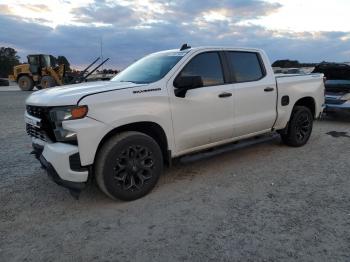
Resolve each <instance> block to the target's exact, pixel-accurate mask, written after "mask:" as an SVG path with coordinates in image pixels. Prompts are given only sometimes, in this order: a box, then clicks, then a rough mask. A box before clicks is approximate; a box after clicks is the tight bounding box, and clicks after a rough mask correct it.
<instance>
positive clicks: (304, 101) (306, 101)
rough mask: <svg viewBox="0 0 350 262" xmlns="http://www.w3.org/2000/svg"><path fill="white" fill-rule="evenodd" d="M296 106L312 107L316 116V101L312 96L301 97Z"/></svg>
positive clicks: (311, 109) (312, 111)
mask: <svg viewBox="0 0 350 262" xmlns="http://www.w3.org/2000/svg"><path fill="white" fill-rule="evenodd" d="M294 106H305V107H307V108H309V109H310V111H311V113H312V115H313V117H315V112H316V103H315V100H314V99H313V98H312V97H304V98H301V99H299V100H298V101H297V102H296V103H295V105H294Z"/></svg>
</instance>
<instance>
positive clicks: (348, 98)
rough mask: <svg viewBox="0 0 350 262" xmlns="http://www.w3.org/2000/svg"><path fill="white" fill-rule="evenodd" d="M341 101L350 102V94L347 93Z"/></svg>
mask: <svg viewBox="0 0 350 262" xmlns="http://www.w3.org/2000/svg"><path fill="white" fill-rule="evenodd" d="M341 100H350V93H347V94H345V95H343V96H342V97H341Z"/></svg>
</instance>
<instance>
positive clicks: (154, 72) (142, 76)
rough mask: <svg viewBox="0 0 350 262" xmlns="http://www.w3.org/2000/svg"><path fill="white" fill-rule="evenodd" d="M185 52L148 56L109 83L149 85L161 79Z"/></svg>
mask: <svg viewBox="0 0 350 262" xmlns="http://www.w3.org/2000/svg"><path fill="white" fill-rule="evenodd" d="M186 53H187V52H166V53H158V54H151V55H148V56H146V57H144V58H142V59H140V60H139V61H137V62H135V63H133V64H132V65H130V66H129V67H127V68H126V69H125V70H123V71H122V72H120V73H119V74H118V75H116V76H115V77H114V78H112V79H111V81H117V82H133V83H136V84H149V83H153V82H156V81H158V80H160V79H162V78H163V77H164V76H165V75H166V74H167V73H168V72H169V71H170V70H171V69H172V68H173V67H174V66H175V65H176V64H177V62H179V61H180V60H181V58H182V57H183V56H184V55H185V54H186Z"/></svg>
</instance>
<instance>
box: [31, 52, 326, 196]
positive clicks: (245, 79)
mask: <svg viewBox="0 0 350 262" xmlns="http://www.w3.org/2000/svg"><path fill="white" fill-rule="evenodd" d="M323 104H324V83H323V75H322V74H311V75H293V76H279V77H276V76H275V75H274V73H273V71H272V68H271V66H270V61H269V59H268V58H267V56H266V54H265V53H264V51H262V50H259V49H248V48H227V47H198V48H190V47H188V46H187V45H183V46H182V48H181V49H177V50H168V51H163V52H158V53H154V54H150V55H148V56H146V57H144V58H142V59H140V60H138V61H137V62H135V63H134V64H132V65H131V66H129V67H128V68H126V69H125V70H124V71H122V72H121V73H120V74H118V75H117V76H116V77H114V78H113V79H112V80H111V81H108V82H94V83H84V84H78V85H71V86H63V87H55V88H51V89H46V90H41V91H38V92H35V93H33V94H31V95H30V96H29V97H28V99H27V101H26V112H25V119H26V129H27V133H28V134H29V135H30V136H31V137H32V144H33V148H34V151H33V153H34V154H35V155H36V156H37V158H38V159H39V160H40V162H41V164H42V166H43V167H45V168H46V169H47V171H48V174H49V176H50V177H52V178H53V180H54V181H55V182H56V183H58V184H60V185H63V186H65V187H68V188H69V189H70V190H71V192H74V193H78V192H80V190H81V189H82V188H83V187H84V185H85V184H86V182H87V181H88V180H90V179H91V178H95V180H96V181H97V184H98V186H99V187H100V189H101V190H102V191H103V192H104V193H106V194H107V195H108V196H110V197H111V198H114V199H116V198H118V199H121V200H134V199H137V198H140V197H142V196H144V195H146V194H147V193H148V192H150V191H151V190H152V188H153V187H154V186H155V185H156V183H157V181H158V179H159V176H160V175H161V173H162V172H163V166H164V165H170V164H171V159H173V158H176V157H179V156H182V155H185V154H188V153H192V152H194V151H199V150H203V149H207V148H210V147H214V146H218V145H221V144H226V143H230V142H233V141H236V140H240V139H244V138H249V137H253V136H257V135H259V134H264V133H268V132H273V131H277V132H278V133H279V134H280V135H281V138H282V141H283V142H284V143H285V144H287V145H289V146H295V147H298V146H302V145H304V144H305V143H306V142H307V141H308V139H309V137H310V134H311V131H312V125H313V120H314V119H316V118H318V117H319V116H320V114H321V113H322V110H323ZM233 161H234V160H233Z"/></svg>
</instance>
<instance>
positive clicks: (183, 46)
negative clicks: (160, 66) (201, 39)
mask: <svg viewBox="0 0 350 262" xmlns="http://www.w3.org/2000/svg"><path fill="white" fill-rule="evenodd" d="M190 48H191V47H190V46H189V45H187V43H186V44H183V45H182V46H181V48H180V51H183V50H186V49H190Z"/></svg>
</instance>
